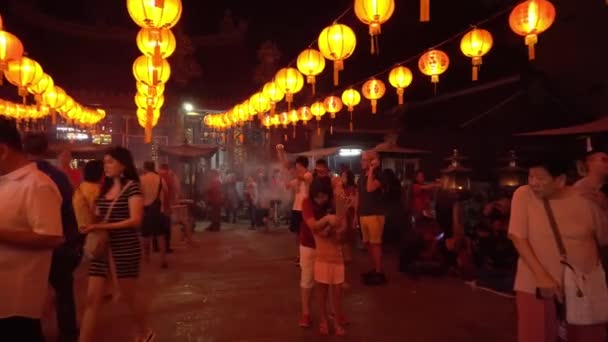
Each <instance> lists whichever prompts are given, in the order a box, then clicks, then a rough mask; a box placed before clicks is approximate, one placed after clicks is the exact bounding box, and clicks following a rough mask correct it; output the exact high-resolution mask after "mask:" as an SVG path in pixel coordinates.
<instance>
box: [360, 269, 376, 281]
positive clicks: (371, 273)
mask: <svg viewBox="0 0 608 342" xmlns="http://www.w3.org/2000/svg"><path fill="white" fill-rule="evenodd" d="M374 274H376V270H370V271H367V272H365V273H361V279H363V280H365V279H367V278H369V277H371V276H373V275H374Z"/></svg>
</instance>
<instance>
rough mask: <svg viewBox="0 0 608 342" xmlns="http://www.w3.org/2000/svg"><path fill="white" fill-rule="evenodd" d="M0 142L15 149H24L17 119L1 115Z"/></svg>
mask: <svg viewBox="0 0 608 342" xmlns="http://www.w3.org/2000/svg"><path fill="white" fill-rule="evenodd" d="M0 144H3V145H6V146H8V147H9V148H10V149H12V150H15V151H23V144H22V142H21V134H19V130H18V129H17V121H15V119H11V118H8V117H6V116H2V115H0Z"/></svg>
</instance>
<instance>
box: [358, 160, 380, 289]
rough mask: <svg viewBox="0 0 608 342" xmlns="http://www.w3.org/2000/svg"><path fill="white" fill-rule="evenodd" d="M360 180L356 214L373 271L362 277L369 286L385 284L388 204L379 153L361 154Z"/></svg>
mask: <svg viewBox="0 0 608 342" xmlns="http://www.w3.org/2000/svg"><path fill="white" fill-rule="evenodd" d="M361 170H362V171H361V173H362V174H361V177H360V178H359V182H358V191H357V208H356V210H357V215H358V217H359V223H360V225H361V233H362V236H363V242H364V243H365V244H366V246H367V251H368V252H369V256H370V259H371V261H372V264H373V267H374V268H373V269H372V270H371V271H369V272H367V273H364V274H363V275H362V279H363V282H364V283H365V284H367V285H380V284H384V283H386V276H385V275H384V272H383V268H382V234H383V231H384V215H385V210H384V209H385V205H384V201H383V197H384V196H383V186H382V185H383V180H382V170H381V167H380V158H379V156H378V153H377V152H376V151H367V152H365V153H363V154H362V155H361Z"/></svg>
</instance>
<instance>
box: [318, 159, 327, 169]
mask: <svg viewBox="0 0 608 342" xmlns="http://www.w3.org/2000/svg"><path fill="white" fill-rule="evenodd" d="M315 165H323V166H325V167H328V166H327V160H325V159H317V161H315Z"/></svg>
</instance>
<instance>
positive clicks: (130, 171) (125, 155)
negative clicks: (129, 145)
mask: <svg viewBox="0 0 608 342" xmlns="http://www.w3.org/2000/svg"><path fill="white" fill-rule="evenodd" d="M106 156H110V157H112V159H114V160H116V161H118V162H119V163H121V164H122V166H124V167H125V169H124V171H123V172H122V176H121V177H120V185H121V187H123V186H125V185H126V184H127V182H128V181H133V182H136V183H139V175H138V173H137V168H136V167H135V162H133V155H132V154H131V151H129V150H128V149H126V148H124V147H122V146H116V147H112V148H110V149H109V150H108V151H107V152H106ZM112 184H114V180H112V178H108V177H106V178H105V180H104V182H103V185H102V186H101V193H100V196H104V195H105V194H106V193H107V192H108V191H109V190H110V188H112Z"/></svg>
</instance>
